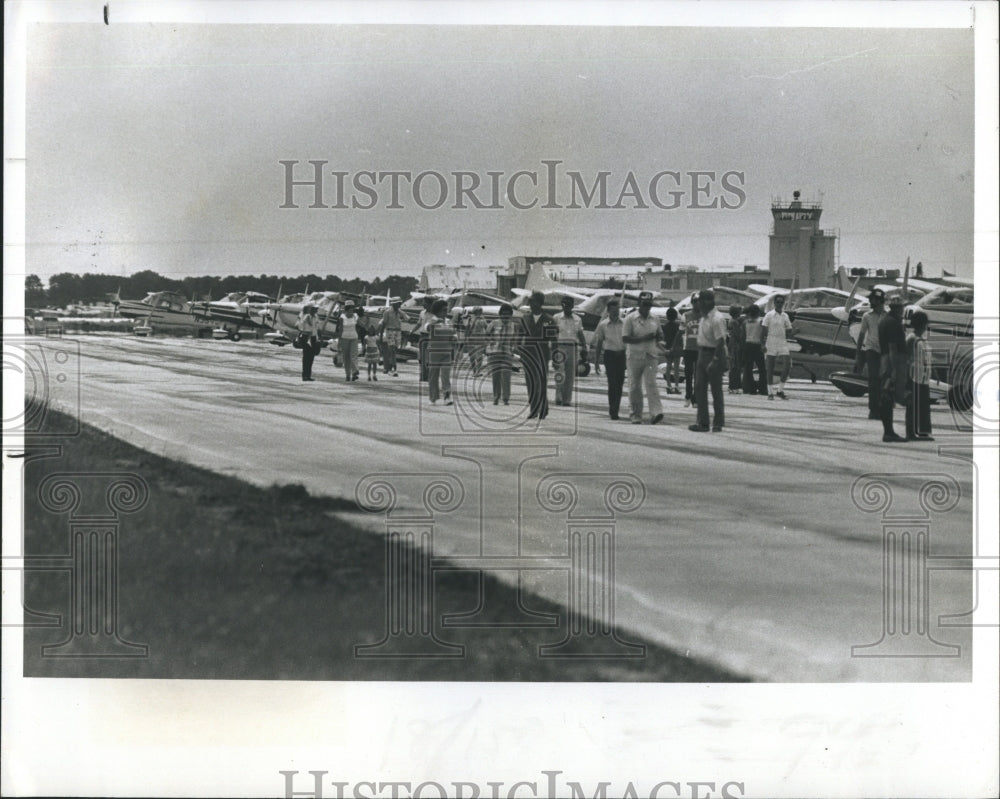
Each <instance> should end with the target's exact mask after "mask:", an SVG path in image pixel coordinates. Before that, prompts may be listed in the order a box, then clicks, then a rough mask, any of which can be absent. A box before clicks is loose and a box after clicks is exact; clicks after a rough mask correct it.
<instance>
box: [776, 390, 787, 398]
mask: <svg viewBox="0 0 1000 799" xmlns="http://www.w3.org/2000/svg"><path fill="white" fill-rule="evenodd" d="M778 396H779V397H781V398H782V399H783V400H786V399H788V397H786V396H785V392H784V391H779V392H778Z"/></svg>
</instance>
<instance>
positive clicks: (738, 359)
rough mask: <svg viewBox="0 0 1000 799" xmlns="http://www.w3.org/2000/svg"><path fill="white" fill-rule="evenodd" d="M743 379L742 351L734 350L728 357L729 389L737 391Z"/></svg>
mask: <svg viewBox="0 0 1000 799" xmlns="http://www.w3.org/2000/svg"><path fill="white" fill-rule="evenodd" d="M742 379H743V351H742V350H739V351H736V350H734V352H733V355H732V356H731V357H730V358H729V390H730V391H739V390H740V386H741V381H742Z"/></svg>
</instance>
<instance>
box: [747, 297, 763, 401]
mask: <svg viewBox="0 0 1000 799" xmlns="http://www.w3.org/2000/svg"><path fill="white" fill-rule="evenodd" d="M743 336H744V343H743V393H744V394H760V395H761V396H766V395H767V366H766V362H765V361H764V347H763V345H762V343H761V342H762V341H763V338H764V329H763V327H762V326H761V323H760V308H759V307H758V306H757V305H755V304H754V303H750V305H748V306H747V316H746V322H745V323H744V325H743ZM755 366H756V367H757V379H756V380H754V376H753V370H754V367H755Z"/></svg>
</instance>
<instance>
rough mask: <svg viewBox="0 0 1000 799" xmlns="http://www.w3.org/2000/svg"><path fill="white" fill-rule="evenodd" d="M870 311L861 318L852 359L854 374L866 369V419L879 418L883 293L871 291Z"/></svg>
mask: <svg viewBox="0 0 1000 799" xmlns="http://www.w3.org/2000/svg"><path fill="white" fill-rule="evenodd" d="M868 304H869V305H871V310H870V311H868V312H866V313H865V315H864V316H862V317H861V332H860V333H858V349H857V354H856V355H855V358H854V372H855V374H861V370H862V369H863V368H865V367H866V366H867V369H868V418H869V419H879V418H881V410H880V408H881V402H880V399H879V398H880V395H881V393H882V383H881V377H880V375H881V371H882V366H881V363H882V351H881V345H880V343H879V332H878V327H879V322H881V321H882V319H883V318H884V317H885V292H884V291H882V289H872V290H871V293H869V295H868Z"/></svg>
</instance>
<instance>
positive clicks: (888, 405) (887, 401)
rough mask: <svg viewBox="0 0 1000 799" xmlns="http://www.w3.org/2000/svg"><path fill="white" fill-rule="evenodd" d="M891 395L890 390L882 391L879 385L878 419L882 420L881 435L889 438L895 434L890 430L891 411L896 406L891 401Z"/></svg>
mask: <svg viewBox="0 0 1000 799" xmlns="http://www.w3.org/2000/svg"><path fill="white" fill-rule="evenodd" d="M893 393H894V392H893V391H892V389H891V388H888V387H887V388H885V389H883V388H882V384H881V383H879V393H878V403H879V404H878V417H879V419H881V420H882V434H883V435H886V436H891V435H893V434H894V433H895V432H896V431H895V430H893V429H892V409H893V407H894V406H895V404H896V403H894V402H893V399H892V395H893Z"/></svg>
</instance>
